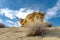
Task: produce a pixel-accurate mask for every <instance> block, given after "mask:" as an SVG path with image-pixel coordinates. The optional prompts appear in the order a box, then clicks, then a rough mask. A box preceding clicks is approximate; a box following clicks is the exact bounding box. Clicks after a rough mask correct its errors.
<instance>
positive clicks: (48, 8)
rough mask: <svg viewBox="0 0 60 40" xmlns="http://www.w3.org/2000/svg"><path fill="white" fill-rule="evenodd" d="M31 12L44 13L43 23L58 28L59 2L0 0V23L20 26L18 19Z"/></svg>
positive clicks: (59, 24) (59, 17) (53, 0)
mask: <svg viewBox="0 0 60 40" xmlns="http://www.w3.org/2000/svg"><path fill="white" fill-rule="evenodd" d="M33 11H41V12H45V13H46V16H45V19H44V20H45V21H49V22H51V23H52V25H53V26H60V22H59V21H60V0H0V23H3V24H5V25H7V26H20V24H19V19H20V18H25V17H26V15H28V14H29V13H31V12H33Z"/></svg>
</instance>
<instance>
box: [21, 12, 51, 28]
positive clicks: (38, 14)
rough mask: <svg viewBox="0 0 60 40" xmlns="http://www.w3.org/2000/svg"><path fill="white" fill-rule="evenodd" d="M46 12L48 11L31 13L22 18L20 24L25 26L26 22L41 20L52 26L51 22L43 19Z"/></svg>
mask: <svg viewBox="0 0 60 40" xmlns="http://www.w3.org/2000/svg"><path fill="white" fill-rule="evenodd" d="M45 14H46V13H42V12H33V13H30V14H28V15H27V16H26V18H25V19H20V24H21V25H22V26H24V25H25V24H27V23H30V22H35V21H40V22H41V23H44V24H47V26H48V27H51V24H50V23H49V22H44V21H43V20H44V16H45Z"/></svg>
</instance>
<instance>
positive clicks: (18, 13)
mask: <svg viewBox="0 0 60 40" xmlns="http://www.w3.org/2000/svg"><path fill="white" fill-rule="evenodd" d="M33 11H34V10H31V9H27V8H21V9H19V10H10V9H8V8H4V9H0V15H4V16H5V17H7V18H9V19H15V18H16V17H18V18H25V17H26V15H27V14H29V13H31V12H33ZM6 23H10V24H13V26H20V24H19V22H18V21H17V22H13V21H11V20H7V21H6Z"/></svg>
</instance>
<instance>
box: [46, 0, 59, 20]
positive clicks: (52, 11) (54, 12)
mask: <svg viewBox="0 0 60 40" xmlns="http://www.w3.org/2000/svg"><path fill="white" fill-rule="evenodd" d="M59 10H60V0H58V1H57V3H56V5H54V7H52V8H49V9H47V12H46V16H45V20H49V19H50V18H53V17H57V16H56V15H57V14H59V15H60V13H57V12H58V11H59ZM59 15H58V16H59Z"/></svg>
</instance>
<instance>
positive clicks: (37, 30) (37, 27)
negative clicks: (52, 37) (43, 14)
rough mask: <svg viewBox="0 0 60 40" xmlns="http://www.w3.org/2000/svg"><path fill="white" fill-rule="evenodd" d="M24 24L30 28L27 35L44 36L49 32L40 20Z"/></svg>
mask: <svg viewBox="0 0 60 40" xmlns="http://www.w3.org/2000/svg"><path fill="white" fill-rule="evenodd" d="M24 26H25V27H26V28H28V30H27V33H28V35H27V36H42V35H44V34H45V33H46V32H47V31H46V27H45V26H44V24H43V23H42V22H40V21H38V20H36V21H35V22H30V23H27V24H25V25H24Z"/></svg>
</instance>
